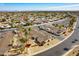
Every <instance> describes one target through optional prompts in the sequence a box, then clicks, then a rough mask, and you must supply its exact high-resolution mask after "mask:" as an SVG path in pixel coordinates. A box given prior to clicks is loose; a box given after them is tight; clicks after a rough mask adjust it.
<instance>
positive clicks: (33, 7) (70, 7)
mask: <svg viewBox="0 0 79 59" xmlns="http://www.w3.org/2000/svg"><path fill="white" fill-rule="evenodd" d="M76 10H79V4H75V3H0V11H76Z"/></svg>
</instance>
